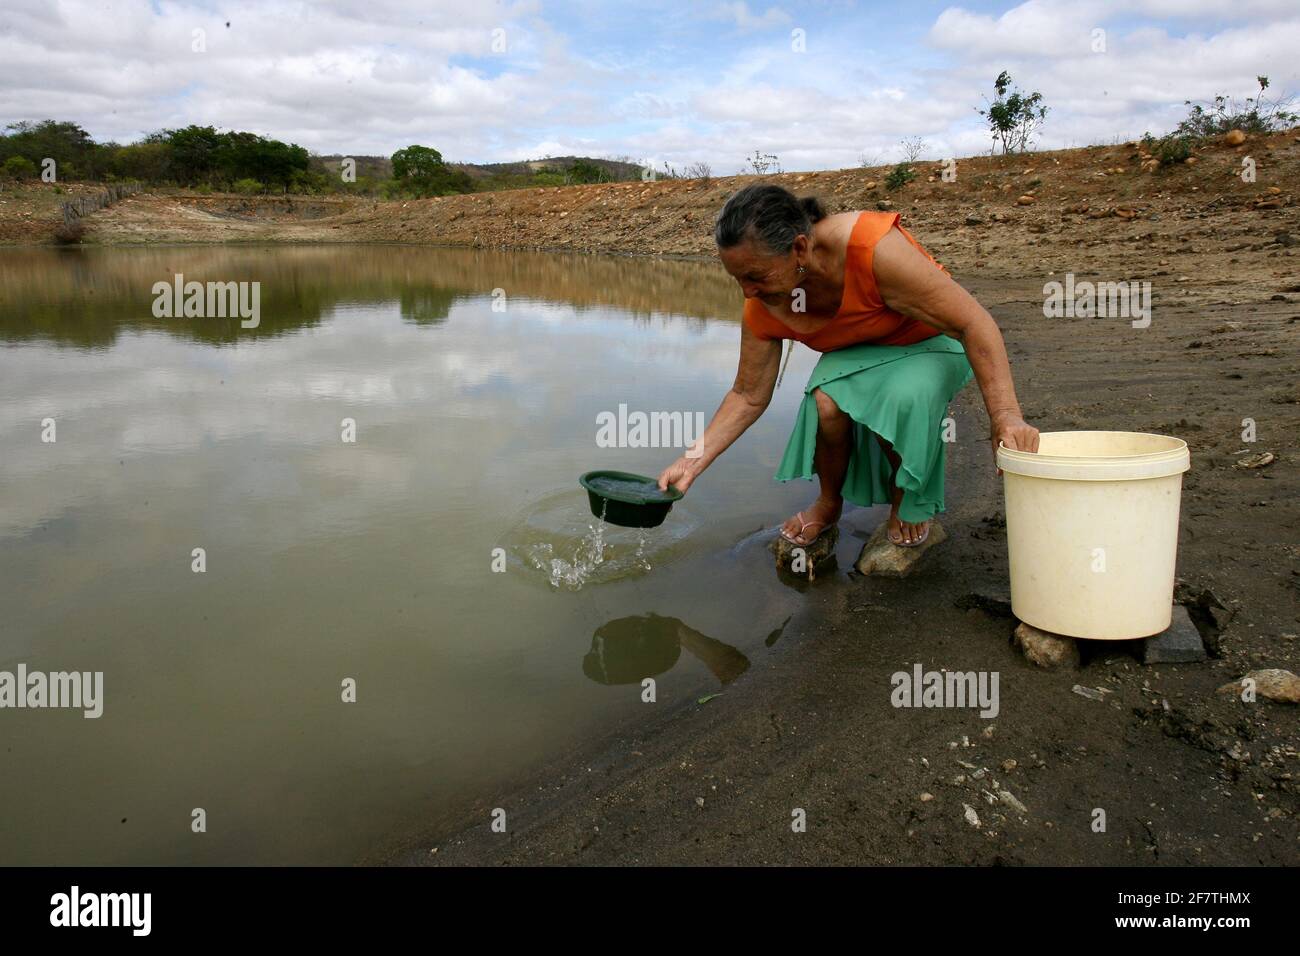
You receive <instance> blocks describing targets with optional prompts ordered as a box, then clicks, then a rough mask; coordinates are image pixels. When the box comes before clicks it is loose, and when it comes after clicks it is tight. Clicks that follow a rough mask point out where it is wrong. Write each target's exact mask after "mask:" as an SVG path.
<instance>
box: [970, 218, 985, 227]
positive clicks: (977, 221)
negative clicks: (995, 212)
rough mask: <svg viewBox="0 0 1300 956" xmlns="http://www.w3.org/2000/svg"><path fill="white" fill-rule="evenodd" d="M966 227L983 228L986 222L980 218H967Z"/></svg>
mask: <svg viewBox="0 0 1300 956" xmlns="http://www.w3.org/2000/svg"><path fill="white" fill-rule="evenodd" d="M966 225H968V226H982V225H984V220H983V219H981V218H980V217H979V216H967V217H966Z"/></svg>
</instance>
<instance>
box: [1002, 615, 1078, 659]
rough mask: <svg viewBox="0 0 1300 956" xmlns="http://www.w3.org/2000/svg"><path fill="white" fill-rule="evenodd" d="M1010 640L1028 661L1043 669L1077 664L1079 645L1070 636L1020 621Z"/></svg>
mask: <svg viewBox="0 0 1300 956" xmlns="http://www.w3.org/2000/svg"><path fill="white" fill-rule="evenodd" d="M1012 642H1013V643H1014V644H1015V646H1016V647H1017V648H1018V649H1019V650H1020V652H1021V653H1022V654H1024V655H1025V659H1026V660H1027V661H1029V663H1031V664H1033V665H1035V666H1036V667H1041V668H1043V669H1044V670H1057V669H1058V668H1071V669H1073V668H1076V667H1078V666H1079V645H1078V643H1077V642H1076V641H1075V639H1074V638H1072V637H1065V636H1063V635H1061V634H1053V633H1051V632H1050V631H1040V630H1039V629H1038V628H1036V627H1034V626H1033V625H1032V624H1025V623H1024V622H1021V623H1020V624H1018V625H1017V626H1016V630H1015V633H1014V634H1013V635H1012Z"/></svg>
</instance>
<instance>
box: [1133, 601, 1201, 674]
mask: <svg viewBox="0 0 1300 956" xmlns="http://www.w3.org/2000/svg"><path fill="white" fill-rule="evenodd" d="M1203 660H1205V645H1204V644H1202V643H1201V632H1200V631H1198V630H1197V629H1196V625H1195V624H1193V623H1192V618H1191V615H1189V614H1188V613H1187V608H1186V607H1184V606H1183V605H1181V604H1176V605H1174V614H1173V618H1172V619H1171V621H1170V623H1169V627H1167V628H1166V629H1165V630H1163V631H1161V632H1160V633H1159V634H1156V635H1154V636H1152V637H1148V638H1147V639H1146V640H1144V641H1143V642H1142V663H1143V664H1187V663H1192V662H1195V661H1203Z"/></svg>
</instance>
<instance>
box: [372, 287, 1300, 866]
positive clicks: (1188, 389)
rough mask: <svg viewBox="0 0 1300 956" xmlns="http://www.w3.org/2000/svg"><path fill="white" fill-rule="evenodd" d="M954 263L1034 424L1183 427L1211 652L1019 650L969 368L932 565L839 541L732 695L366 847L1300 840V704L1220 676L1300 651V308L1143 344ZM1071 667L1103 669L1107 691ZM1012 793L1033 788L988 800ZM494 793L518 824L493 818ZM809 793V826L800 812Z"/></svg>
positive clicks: (1190, 850) (591, 855) (1259, 854)
mask: <svg viewBox="0 0 1300 956" xmlns="http://www.w3.org/2000/svg"><path fill="white" fill-rule="evenodd" d="M959 281H963V283H964V284H966V285H967V287H968V288H970V289H971V291H972V292H973V293H974V294H975V295H976V297H977V298H979V299H980V300H981V301H982V302H985V304H986V305H988V306H989V307H990V309H991V311H993V312H994V314H995V316H996V317H997V318H998V320H999V324H1000V325H1001V326H1002V327H1003V330H1004V334H1005V335H1006V337H1007V341H1008V345H1009V348H1010V349H1011V353H1012V360H1013V364H1015V366H1016V368H1017V370H1018V379H1017V384H1018V387H1019V390H1020V395H1021V400H1022V403H1023V404H1024V406H1025V411H1026V415H1027V417H1028V418H1029V419H1030V420H1031V421H1033V422H1034V423H1035V424H1036V425H1038V426H1039V427H1040V428H1042V429H1043V430H1059V429H1065V428H1074V427H1088V428H1098V429H1105V428H1116V429H1128V430H1135V431H1158V432H1163V433H1168V434H1176V435H1179V436H1180V437H1183V438H1185V439H1186V440H1187V441H1188V442H1189V444H1190V446H1191V452H1192V471H1191V472H1189V473H1188V474H1187V475H1186V476H1185V481H1184V491H1183V518H1182V528H1181V539H1180V552H1179V565H1178V569H1179V570H1178V573H1179V576H1180V579H1181V581H1182V582H1183V586H1182V587H1181V588H1180V591H1179V594H1180V596H1183V597H1187V596H1188V595H1193V594H1199V593H1201V592H1202V591H1204V590H1206V589H1208V590H1210V591H1211V592H1212V593H1213V594H1214V595H1215V596H1216V598H1218V599H1219V600H1221V602H1222V603H1223V604H1224V606H1225V608H1224V611H1223V613H1221V614H1220V615H1219V618H1220V623H1221V624H1222V626H1220V625H1219V624H1216V623H1214V622H1210V623H1209V624H1208V625H1207V629H1206V633H1205V636H1206V638H1207V640H1208V642H1209V645H1210V647H1211V650H1212V654H1213V656H1212V657H1211V658H1210V659H1209V660H1208V661H1206V662H1205V663H1201V664H1180V665H1160V666H1147V665H1144V664H1143V663H1141V661H1140V648H1139V646H1138V643H1137V642H1088V645H1087V646H1086V648H1085V651H1084V665H1083V667H1082V668H1081V669H1079V670H1076V671H1055V672H1052V671H1043V670H1039V669H1037V668H1035V667H1033V666H1032V665H1031V664H1029V663H1028V662H1027V661H1026V660H1025V659H1024V658H1023V657H1022V656H1021V655H1020V653H1019V652H1018V651H1017V650H1015V649H1014V648H1013V647H1012V646H1011V643H1010V636H1011V631H1012V629H1013V627H1014V624H1015V621H1014V619H1013V618H1011V617H1010V609H1009V607H1008V606H1007V605H1006V604H1005V603H1003V602H1005V600H1006V597H1007V595H1008V593H1009V582H1008V580H1007V573H1008V572H1007V558H1006V539H1005V532H1004V530H1003V529H1002V527H1001V526H1000V518H1001V513H1000V512H1001V491H1000V482H1001V479H999V478H997V477H996V476H995V474H994V471H993V467H992V464H991V454H990V451H989V449H988V446H987V443H986V442H985V441H983V440H982V438H981V437H980V436H982V435H984V434H987V421H986V419H985V417H984V412H983V408H982V402H981V400H980V397H979V394H978V391H977V390H976V388H975V386H974V385H973V384H972V385H970V386H968V387H967V389H966V390H965V391H964V392H963V393H962V394H961V395H960V396H959V397H958V399H957V401H956V402H955V403H954V415H955V417H956V419H957V428H958V436H959V437H958V441H957V443H956V444H955V445H954V446H953V449H952V452H951V455H950V459H949V471H948V485H949V498H950V502H949V509H948V512H947V513H946V514H945V515H944V516H943V519H942V520H943V523H944V526H945V528H946V529H947V530H948V532H949V535H950V539H949V540H948V541H947V542H945V543H944V544H943V545H941V546H940V547H939V548H937V549H935V551H934V552H933V553H932V554H931V555H930V556H929V558H928V561H927V563H926V564H925V565H924V566H923V567H922V568H921V569H919V570H918V571H917V572H916V574H914V575H913V576H911V577H909V578H905V579H901V580H891V579H878V578H863V577H861V576H853V575H849V574H847V573H845V571H844V570H843V569H844V568H845V567H847V565H846V563H845V562H844V561H843V559H842V558H841V563H840V567H841V570H840V571H839V572H838V573H837V574H836V575H834V576H833V577H827V578H825V579H822V580H819V581H818V582H817V583H816V584H815V585H814V586H813V587H812V588H811V589H810V590H809V591H808V592H807V601H808V603H807V606H806V608H805V610H804V612H803V613H801V614H800V615H799V616H797V617H796V618H795V619H793V620H792V621H791V622H790V623H789V625H788V626H787V627H786V628H785V630H784V631H783V632H782V634H781V635H780V637H779V639H778V640H777V641H776V642H775V643H774V644H773V645H772V646H771V647H769V648H766V649H764V648H759V649H758V651H757V652H755V653H753V654H752V655H751V661H752V666H751V667H750V669H749V671H748V672H747V673H746V674H745V675H744V676H743V677H741V678H740V679H739V680H737V681H736V682H734V683H733V684H731V685H728V686H727V688H726V692H725V693H724V694H723V695H722V696H719V697H716V698H714V699H712V700H709V701H708V702H707V703H705V704H699V703H697V702H696V700H695V699H694V698H686V697H683V698H680V699H678V700H677V701H676V702H675V704H674V706H672V707H671V708H669V707H663V705H660V707H661V708H662V709H661V710H658V711H657V712H656V713H654V714H652V715H650V716H647V717H646V718H644V719H643V720H641V721H639V722H636V723H634V724H633V725H631V726H627V725H625V726H624V727H622V728H619V729H617V730H615V731H613V732H611V733H610V734H609V735H607V736H606V737H605V738H603V739H601V740H598V741H591V742H590V743H589V745H588V746H587V747H586V748H580V749H579V750H577V751H574V752H572V753H570V754H568V755H566V756H565V757H563V758H561V759H558V760H556V761H554V762H553V763H552V764H551V765H549V766H548V767H545V768H542V769H541V770H539V771H538V772H536V773H534V774H532V775H530V776H529V777H528V778H527V779H525V780H521V781H520V784H519V786H518V787H516V788H512V789H507V790H505V791H501V792H496V793H492V794H483V795H482V797H481V799H479V800H477V801H474V802H473V803H472V805H469V806H465V807H462V808H460V810H459V812H458V813H456V814H452V815H450V816H449V817H448V818H446V819H445V820H444V821H443V822H442V823H441V825H440V826H438V827H432V828H427V829H426V830H425V831H424V832H422V833H421V834H420V835H419V836H417V837H412V838H409V839H397V840H395V841H394V842H393V843H392V844H390V845H389V846H388V847H386V848H385V849H384V851H383V852H381V853H379V854H377V855H376V856H375V857H373V858H370V859H368V860H366V861H365V862H376V861H378V860H383V861H385V862H389V863H394V864H399V865H457V864H492V865H495V864H525V865H530V864H597V865H601V864H617V865H660V864H773V863H796V864H804V863H807V864H846V865H847V864H984V865H992V864H1026V865H1044V864H1057V865H1209V864H1217V865H1232V866H1241V865H1294V864H1295V863H1297V862H1300V821H1298V818H1297V810H1300V789H1298V788H1297V771H1300V757H1298V756H1297V753H1296V741H1297V734H1296V729H1297V725H1298V723H1300V721H1298V717H1300V713H1298V711H1297V708H1296V707H1295V706H1294V705H1288V704H1283V703H1274V702H1267V701H1259V702H1257V703H1255V704H1245V703H1242V702H1241V701H1240V700H1238V699H1237V698H1235V697H1232V696H1228V695H1223V694H1216V693H1215V690H1216V688H1218V687H1219V686H1221V685H1223V684H1225V683H1227V682H1229V681H1232V680H1234V679H1236V678H1238V677H1239V676H1240V675H1241V674H1243V673H1245V672H1246V671H1247V670H1252V669H1256V668H1263V667H1281V668H1287V669H1291V670H1293V671H1295V670H1297V665H1298V664H1300V654H1298V652H1297V645H1296V637H1295V635H1296V632H1297V631H1298V630H1300V624H1298V622H1300V614H1298V613H1297V609H1298V607H1300V604H1298V602H1297V600H1296V599H1297V596H1298V595H1300V560H1298V559H1300V548H1297V546H1296V542H1295V540H1294V535H1293V534H1288V532H1287V531H1286V530H1284V529H1285V528H1287V527H1292V528H1293V527H1296V526H1298V525H1300V507H1297V505H1296V500H1297V494H1296V493H1297V491H1300V481H1298V480H1297V476H1296V472H1295V468H1294V462H1295V461H1296V457H1297V447H1296V438H1295V436H1296V435H1298V434H1300V427H1297V426H1300V413H1298V412H1300V409H1298V408H1297V404H1296V398H1297V396H1296V394H1295V391H1294V387H1293V385H1292V387H1291V389H1290V390H1289V391H1288V390H1287V389H1286V387H1285V386H1281V387H1279V383H1283V382H1290V383H1294V382H1295V380H1296V373H1297V372H1298V371H1300V364H1298V361H1297V360H1298V358H1300V350H1298V349H1297V347H1296V344H1295V341H1296V338H1297V332H1296V323H1295V322H1291V321H1289V320H1290V319H1291V318H1292V317H1293V315H1294V313H1295V312H1296V309H1295V307H1294V306H1289V305H1287V304H1285V303H1280V302H1277V301H1276V300H1272V299H1270V298H1268V297H1267V296H1264V297H1257V298H1262V299H1263V301H1262V302H1258V301H1257V302H1256V303H1253V304H1246V303H1240V304H1238V303H1232V302H1227V303H1224V304H1223V305H1218V306H1215V305H1209V304H1203V305H1198V306H1191V305H1183V304H1182V303H1178V304H1177V305H1164V306H1161V307H1159V308H1158V309H1157V311H1156V312H1155V321H1154V322H1153V325H1152V327H1151V328H1150V329H1147V330H1145V332H1149V333H1150V336H1149V337H1148V338H1146V339H1142V340H1137V341H1138V342H1140V343H1141V346H1140V348H1139V347H1136V346H1135V341H1134V340H1133V339H1132V338H1131V337H1130V334H1129V332H1128V331H1127V330H1124V331H1121V329H1120V328H1119V326H1118V325H1113V326H1111V327H1109V328H1108V327H1107V326H1106V325H1105V324H1104V322H1105V321H1114V322H1116V323H1122V320H1070V321H1062V320H1055V321H1053V322H1051V323H1048V322H1047V320H1044V318H1043V317H1042V314H1041V307H1042V303H1041V294H1039V297H1038V298H1035V292H1037V291H1038V290H1036V289H1035V288H1034V287H1033V286H1032V285H1031V284H1029V283H1022V284H1021V285H1020V286H1019V287H1014V286H1008V285H1007V284H1005V283H998V284H990V283H988V282H987V281H986V280H982V279H977V278H972V277H965V278H962V277H959ZM1246 315H1248V316H1249V317H1250V321H1252V322H1253V325H1252V326H1251V333H1252V337H1251V339H1250V343H1249V345H1247V344H1246V340H1245V339H1243V338H1241V336H1242V331H1240V330H1238V331H1232V330H1229V331H1222V332H1218V333H1215V332H1214V329H1216V328H1222V327H1223V326H1224V325H1225V322H1227V321H1231V319H1229V318H1228V317H1229V316H1236V317H1237V319H1243V317H1244V316H1246ZM1298 318H1300V317H1298ZM1089 323H1091V324H1089ZM1122 324H1123V325H1124V326H1125V329H1126V323H1122ZM1189 342H1200V343H1201V344H1200V345H1199V346H1198V347H1196V348H1190V347H1189V345H1188V343H1189ZM1144 369H1145V372H1144ZM1270 389H1273V391H1271V392H1270V391H1269V390H1270ZM1270 395H1271V398H1272V400H1271V401H1270V399H1269V396H1270ZM1243 408H1245V409H1251V408H1253V409H1255V410H1256V411H1257V413H1258V414H1259V415H1261V416H1262V417H1261V418H1260V421H1261V426H1260V427H1261V428H1262V427H1263V425H1262V422H1263V421H1265V420H1267V421H1268V422H1269V428H1268V440H1267V446H1268V449H1269V450H1272V451H1273V452H1274V454H1275V455H1277V456H1278V458H1279V461H1278V464H1275V465H1273V466H1270V468H1269V469H1264V470H1262V471H1251V470H1244V469H1241V468H1237V467H1235V461H1236V458H1237V457H1239V456H1238V455H1237V452H1238V450H1239V448H1240V447H1241V445H1240V435H1239V434H1237V432H1238V431H1239V419H1240V417H1241V416H1242V414H1243V413H1242V412H1241V411H1240V409H1243ZM963 436H964V437H963ZM742 440H743V439H742ZM1278 465H1281V467H1278ZM708 479H709V475H707V474H706V475H705V476H703V478H701V481H707V480H708ZM809 487H810V497H811V496H812V494H813V492H812V486H811V485H810V486H809ZM877 511H879V509H877ZM781 517H783V516H773V518H774V525H775V523H776V522H777V521H779V519H780V518H781ZM876 518H878V515H876V514H873V513H872V512H870V511H867V510H864V509H857V510H855V511H851V512H849V513H847V514H846V524H847V525H848V526H849V527H848V528H847V529H846V534H845V535H844V537H843V538H842V542H841V554H843V553H845V551H844V548H845V547H846V546H847V549H848V552H847V553H849V554H850V555H852V554H856V550H855V549H856V548H858V547H860V546H861V543H862V538H863V537H864V536H865V535H866V534H867V533H869V532H870V531H871V530H872V528H873V526H874V521H875V520H876ZM771 532H772V529H771V528H769V533H771ZM855 535H856V536H855ZM846 542H847V544H846ZM781 586H785V585H783V584H782V583H781V582H780V581H778V580H777V578H776V576H775V572H774V577H773V587H781ZM917 662H919V663H921V664H922V665H923V666H924V668H925V669H926V670H939V669H944V668H947V669H950V670H974V671H996V672H998V673H999V674H1000V677H1001V708H1000V713H999V714H998V715H997V716H996V717H995V718H993V719H984V718H981V717H980V716H979V715H978V713H977V712H976V711H974V710H954V709H898V708H895V707H893V706H892V705H891V703H890V690H891V684H890V675H891V674H893V673H894V672H896V671H900V670H902V671H907V670H909V669H910V668H912V667H913V665H914V664H915V663H917ZM1076 684H1079V685H1082V686H1085V687H1088V688H1103V689H1104V690H1105V692H1106V693H1105V695H1104V696H1105V699H1104V700H1103V701H1096V700H1092V699H1089V698H1087V697H1085V696H1082V695H1080V694H1078V693H1076V692H1074V691H1073V687H1074V685H1076ZM1003 792H1006V793H1010V794H1011V795H1012V797H1013V798H1014V801H1015V803H1014V804H1008V803H1006V802H1003V800H1001V799H997V798H995V802H994V803H992V804H991V803H990V802H989V799H990V798H991V797H992V795H993V794H995V793H996V794H999V795H1000V794H1001V793H1003ZM1017 805H1018V806H1017ZM498 807H500V808H502V809H504V810H505V811H506V813H507V830H506V832H505V833H496V832H493V831H492V830H491V828H490V826H489V822H490V814H491V812H492V810H493V809H494V808H498ZM1019 807H1023V808H1024V810H1023V812H1021V810H1020V809H1019ZM967 808H970V809H971V810H972V811H974V816H975V817H976V818H977V819H978V821H979V824H978V826H976V825H974V824H972V823H971V822H970V816H969V815H968V813H967ZM800 809H802V810H803V811H804V812H805V813H806V818H807V830H806V832H803V833H795V832H792V830H791V819H792V817H791V814H792V813H793V812H795V811H796V810H800ZM1098 810H1101V811H1103V812H1104V814H1105V818H1104V819H1105V827H1106V829H1105V831H1104V832H1098V831H1097V830H1096V829H1095V826H1096V821H1097V820H1098V819H1099V818H1098V816H1097V811H1098Z"/></svg>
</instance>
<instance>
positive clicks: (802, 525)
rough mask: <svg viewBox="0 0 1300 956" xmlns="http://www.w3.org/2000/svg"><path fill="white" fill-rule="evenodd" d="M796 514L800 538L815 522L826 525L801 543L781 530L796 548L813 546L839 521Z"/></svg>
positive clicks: (800, 513) (799, 512)
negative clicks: (822, 519) (815, 519)
mask: <svg viewBox="0 0 1300 956" xmlns="http://www.w3.org/2000/svg"><path fill="white" fill-rule="evenodd" d="M794 516H795V517H796V518H798V519H799V530H798V532H796V534H797V535H798V537H800V538H802V537H803V533H804V530H805V529H806V528H808V527H809V526H810V525H815V524H820V525H824V527H823V528H822V529H821V531H819V532H817V535H816V537H814V538H813V539H812V540H811V541H808V542H806V543H804V544H800V543H799V542H798V541H796V540H795V539H794V538H792V537H790V536H789V535H788V534H786V533H785V532H784V531H782V532H781V537H782V538H784V539H785V540H786V541H789V542H790V543H791V544H792V545H794V546H795V547H796V548H811V547H812V546H813V545H814V544H816V543H817V539H818V538H820V537H821V536H822V535H824V534H825V533H826V532H827V531H829V530H831V528H833V527H834V526H835V524H836V523H837V522H834V521H831V522H826V521H804V520H803V512H802V511H796V512H795V513H794ZM926 531H927V532H928V531H929V529H928V528H927V529H926Z"/></svg>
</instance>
